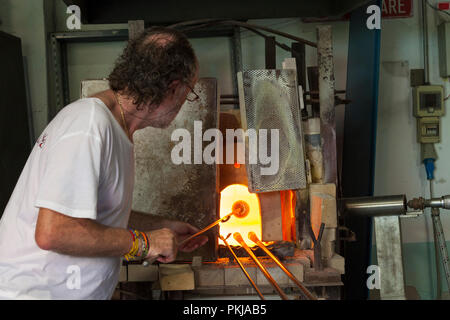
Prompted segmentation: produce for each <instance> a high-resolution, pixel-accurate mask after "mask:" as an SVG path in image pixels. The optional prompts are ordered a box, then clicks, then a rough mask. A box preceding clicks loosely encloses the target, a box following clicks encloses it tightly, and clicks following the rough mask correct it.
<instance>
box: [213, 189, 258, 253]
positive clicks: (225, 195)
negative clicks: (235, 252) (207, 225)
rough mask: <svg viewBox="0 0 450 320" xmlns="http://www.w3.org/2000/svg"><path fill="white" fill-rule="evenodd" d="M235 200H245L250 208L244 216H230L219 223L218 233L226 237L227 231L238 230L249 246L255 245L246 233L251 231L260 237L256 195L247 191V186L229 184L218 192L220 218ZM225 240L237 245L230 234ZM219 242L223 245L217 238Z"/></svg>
mask: <svg viewBox="0 0 450 320" xmlns="http://www.w3.org/2000/svg"><path fill="white" fill-rule="evenodd" d="M236 201H245V202H246V203H247V204H248V206H249V208H250V210H249V213H248V214H247V216H245V217H244V218H237V217H236V216H231V218H230V220H228V221H227V222H224V223H221V224H220V234H221V235H222V236H223V237H225V238H226V237H227V235H228V234H229V233H231V234H233V233H234V232H239V233H240V234H241V235H242V238H244V241H245V243H246V244H247V245H248V246H249V247H252V246H255V243H254V242H253V241H251V240H249V239H248V238H247V235H248V233H249V232H250V231H253V232H254V233H256V235H257V236H258V238H259V239H261V208H260V206H259V199H258V196H257V195H256V194H254V193H250V192H248V188H247V186H244V185H242V184H232V185H229V186H228V187H226V188H225V189H223V190H222V192H221V193H220V217H221V218H222V217H224V216H226V215H227V214H229V213H230V212H232V207H233V204H234V203H235V202H236ZM227 242H228V244H230V245H234V246H239V243H238V242H237V241H236V240H234V238H233V237H232V236H231V237H229V238H228V239H227ZM219 243H220V244H223V245H225V244H224V243H223V242H222V240H219Z"/></svg>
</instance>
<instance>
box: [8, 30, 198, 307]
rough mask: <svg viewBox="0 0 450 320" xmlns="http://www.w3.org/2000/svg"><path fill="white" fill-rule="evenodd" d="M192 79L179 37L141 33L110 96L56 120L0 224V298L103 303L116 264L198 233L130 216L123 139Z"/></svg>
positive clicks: (156, 116) (119, 65) (173, 111)
mask: <svg viewBox="0 0 450 320" xmlns="http://www.w3.org/2000/svg"><path fill="white" fill-rule="evenodd" d="M197 79H198V62H197V59H196V57H195V54H194V51H193V49H192V47H191V46H190V44H189V42H188V40H187V39H186V38H185V37H184V36H183V35H182V34H181V33H179V32H177V31H174V30H171V29H167V28H150V29H147V30H146V31H144V32H143V33H142V35H140V36H139V37H138V38H137V39H135V40H133V41H130V42H129V43H128V45H127V47H126V48H125V50H124V52H123V54H122V55H121V57H120V58H119V59H118V61H117V62H116V65H115V68H114V70H113V71H112V73H111V74H110V77H109V81H110V88H111V89H110V90H106V91H103V92H101V93H99V94H97V95H95V96H93V97H90V98H86V99H80V100H78V101H75V102H74V103H72V104H70V105H68V106H66V107H65V108H63V109H62V110H61V111H60V112H59V113H58V115H57V116H56V117H55V118H54V119H53V120H52V121H51V122H50V124H49V125H48V126H47V128H46V129H45V130H44V132H43V133H42V135H41V136H40V138H39V139H38V142H37V143H36V145H35V146H34V148H33V150H32V152H31V154H30V157H29V158H28V161H27V163H26V165H25V167H24V169H23V171H22V174H21V176H20V178H19V181H18V183H17V185H16V187H15V189H14V191H13V194H12V196H11V198H10V200H9V202H8V205H7V207H6V209H5V212H4V214H3V217H2V220H1V221H0V298H2V299H109V298H111V296H112V294H113V291H114V289H115V287H116V285H117V281H118V273H119V268H120V263H121V257H123V256H125V258H126V259H129V260H149V261H153V260H154V259H156V260H158V261H160V262H163V263H167V262H171V261H173V260H174V259H175V257H176V253H177V246H178V242H179V241H180V240H182V239H185V238H187V237H188V236H190V235H191V234H193V233H195V232H197V231H198V229H197V228H195V227H193V226H191V225H189V224H187V223H183V222H177V221H175V222H174V221H172V222H170V221H166V220H162V221H158V222H157V223H155V220H154V219H153V220H152V219H151V218H150V217H151V216H150V215H146V214H142V213H138V212H131V200H132V193H133V185H134V159H133V156H134V153H133V143H132V137H133V133H134V132H135V131H136V130H138V129H142V128H145V127H147V126H153V127H158V128H165V127H167V126H168V125H169V124H170V123H171V121H172V120H173V119H174V118H175V116H176V115H177V113H178V112H179V110H180V108H181V106H182V105H183V103H184V102H185V100H186V99H187V97H188V95H191V94H193V91H192V88H193V87H194V85H195V83H196V81H197ZM154 169H155V170H158V168H154ZM137 221H139V224H137ZM128 223H129V226H130V227H132V228H133V229H127V225H128ZM134 228H136V229H139V230H136V229H134ZM143 228H145V229H143ZM206 241H207V238H206V237H205V236H202V237H197V238H195V239H193V240H191V241H189V242H188V243H186V244H184V245H183V246H180V248H179V249H180V250H182V251H185V252H190V251H193V250H195V249H196V248H198V247H199V246H201V245H203V244H204V243H205V242H206Z"/></svg>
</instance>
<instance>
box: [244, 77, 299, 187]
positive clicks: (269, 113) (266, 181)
mask: <svg viewBox="0 0 450 320" xmlns="http://www.w3.org/2000/svg"><path fill="white" fill-rule="evenodd" d="M238 82H239V99H240V104H241V106H240V108H241V118H242V123H243V128H244V129H246V130H247V135H246V144H245V153H246V168H247V176H248V181H249V186H248V187H249V190H250V192H256V193H258V192H269V191H280V190H289V189H301V188H305V187H306V173H305V163H304V153H303V136H302V129H301V118H300V108H299V98H298V85H297V80H296V73H295V70H250V71H245V72H240V73H238ZM250 129H254V131H255V132H256V135H257V138H258V139H257V140H258V161H257V163H254V157H255V155H254V154H252V153H254V152H255V149H254V148H253V149H252V148H251V141H250V134H249V131H250ZM261 129H266V130H265V131H266V133H267V134H266V137H267V146H264V144H262V143H261V142H264V139H265V137H264V136H263V135H262V133H263V132H264V130H262V131H261ZM271 129H278V141H277V140H276V136H273V135H271V132H272V131H271ZM261 138H262V140H261ZM274 143H275V145H273V144H274ZM277 143H278V145H279V147H278V148H276V146H277V145H276V144H277ZM273 147H275V148H274V149H273ZM264 149H266V150H267V153H268V154H269V158H272V160H274V161H275V158H276V157H275V156H276V155H274V154H271V153H273V152H272V151H275V152H278V170H277V171H276V173H275V174H264V168H265V169H266V172H267V171H268V170H267V169H268V168H269V167H270V166H273V165H274V163H273V162H272V163H270V162H268V161H265V163H264V161H261V159H262V158H261V155H264V151H265V150H264ZM261 152H263V154H261ZM252 157H253V161H252ZM272 172H273V170H272Z"/></svg>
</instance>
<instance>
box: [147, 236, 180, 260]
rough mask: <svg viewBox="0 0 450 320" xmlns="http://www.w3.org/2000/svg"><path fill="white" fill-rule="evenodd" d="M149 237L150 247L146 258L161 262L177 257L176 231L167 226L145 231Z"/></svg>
mask: <svg viewBox="0 0 450 320" xmlns="http://www.w3.org/2000/svg"><path fill="white" fill-rule="evenodd" d="M145 234H146V235H147V237H148V242H149V245H150V249H149V251H148V254H147V257H146V258H145V260H154V259H156V260H158V261H159V262H163V263H169V262H172V261H174V260H175V258H176V257H177V249H178V242H177V236H176V235H175V233H174V232H173V231H172V230H170V229H167V228H163V229H158V230H154V231H148V232H146V233H145Z"/></svg>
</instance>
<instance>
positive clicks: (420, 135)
mask: <svg viewBox="0 0 450 320" xmlns="http://www.w3.org/2000/svg"><path fill="white" fill-rule="evenodd" d="M417 141H418V142H419V143H438V142H440V141H441V119H440V118H439V117H424V118H418V119H417Z"/></svg>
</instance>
